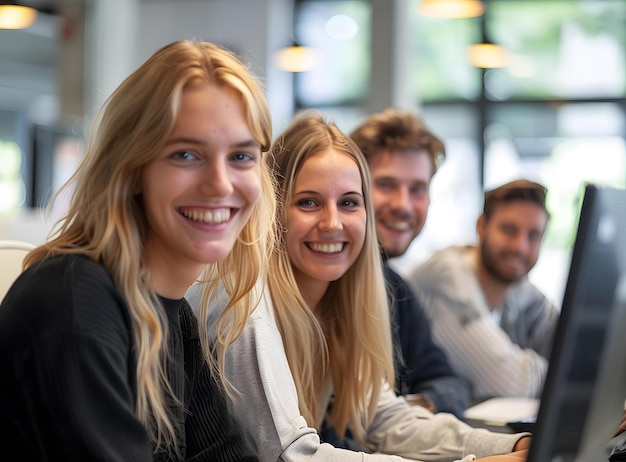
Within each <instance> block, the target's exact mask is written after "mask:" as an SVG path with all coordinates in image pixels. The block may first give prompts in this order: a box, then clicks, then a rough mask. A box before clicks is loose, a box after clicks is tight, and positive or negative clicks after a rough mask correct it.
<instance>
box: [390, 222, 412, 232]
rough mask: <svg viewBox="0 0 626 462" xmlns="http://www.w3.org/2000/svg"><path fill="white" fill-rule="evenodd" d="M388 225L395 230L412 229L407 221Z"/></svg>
mask: <svg viewBox="0 0 626 462" xmlns="http://www.w3.org/2000/svg"><path fill="white" fill-rule="evenodd" d="M387 226H388V227H389V228H391V229H393V230H395V231H407V230H408V229H410V226H409V224H408V223H407V222H406V221H402V222H399V223H387Z"/></svg>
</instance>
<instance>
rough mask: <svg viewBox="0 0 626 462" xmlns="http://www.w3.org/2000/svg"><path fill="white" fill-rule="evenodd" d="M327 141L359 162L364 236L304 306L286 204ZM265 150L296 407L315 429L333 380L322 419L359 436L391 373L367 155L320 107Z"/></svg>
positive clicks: (274, 290) (274, 284)
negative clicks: (336, 275) (337, 274)
mask: <svg viewBox="0 0 626 462" xmlns="http://www.w3.org/2000/svg"><path fill="white" fill-rule="evenodd" d="M328 148H333V149H336V150H338V151H340V152H343V153H346V154H347V155H349V156H350V157H351V158H352V159H354V161H355V163H356V165H357V166H358V169H359V173H360V175H361V181H362V184H363V196H364V198H365V208H366V212H367V222H366V232H365V242H364V244H363V248H362V250H361V252H360V254H359V256H358V258H357V260H356V261H355V263H354V264H353V265H352V267H351V268H350V269H349V270H348V271H347V272H346V273H345V274H344V275H343V276H342V277H341V278H340V279H338V280H336V281H333V282H331V284H330V286H329V288H328V290H327V292H326V294H325V295H324V296H323V298H322V300H321V301H320V303H319V305H318V306H317V307H309V306H308V305H307V304H306V302H305V301H304V298H303V297H302V295H301V293H300V291H299V289H298V286H297V284H296V281H295V277H294V274H293V269H292V266H291V263H290V261H289V256H288V255H287V251H286V245H285V241H284V237H283V235H284V231H285V227H286V226H287V223H286V208H287V207H288V204H291V202H292V200H293V199H292V194H293V189H294V185H295V182H296V178H297V176H298V173H299V172H300V170H301V168H302V165H303V164H304V162H305V161H306V160H307V159H308V158H309V157H310V156H312V155H313V154H315V153H318V152H320V151H324V150H326V149H328ZM271 153H272V155H271V156H270V157H268V160H269V161H270V162H271V167H272V170H273V172H274V175H275V177H276V182H277V200H278V203H279V206H278V217H279V222H280V224H279V227H278V228H277V245H278V247H279V249H278V250H276V251H275V252H274V253H273V254H272V256H271V259H272V261H271V262H272V263H271V268H270V271H269V275H268V281H269V282H268V284H269V291H270V294H271V297H272V302H273V304H274V308H275V314H276V319H277V323H278V327H279V330H280V332H281V335H282V339H283V344H284V346H285V352H286V355H287V360H288V362H289V366H290V368H291V373H292V376H293V379H294V382H295V385H296V390H297V392H298V398H299V406H300V412H301V413H302V415H303V416H304V418H305V419H306V420H307V422H308V424H309V425H310V426H312V427H315V428H317V429H318V430H319V427H320V423H321V421H322V419H323V417H324V413H325V411H326V410H325V409H324V410H321V409H319V407H320V402H319V401H320V394H321V391H322V387H323V386H324V385H325V384H326V382H327V381H328V380H329V379H332V382H333V384H334V390H335V398H334V403H333V407H332V411H331V413H330V415H329V416H328V422H329V423H330V424H331V425H333V426H335V427H336V429H337V432H338V433H339V434H340V435H344V434H345V431H346V429H347V428H349V429H350V430H351V431H352V432H353V434H354V436H355V437H356V438H357V439H359V440H360V441H361V442H363V443H365V432H366V428H367V426H368V425H369V424H370V422H371V420H372V418H373V416H374V413H375V409H376V405H377V403H378V398H379V395H380V392H381V389H382V387H383V386H384V383H385V382H387V383H389V384H390V385H391V386H392V387H393V383H394V382H393V381H394V373H393V362H392V354H391V352H392V347H391V334H390V331H391V329H390V322H389V310H388V307H387V298H386V292H385V283H384V277H383V272H382V263H381V254H380V250H379V246H378V242H377V237H376V228H375V224H374V211H373V207H372V201H371V198H370V174H369V169H368V166H367V162H366V160H365V158H364V157H363V154H362V153H361V151H360V150H359V149H358V147H357V146H356V144H354V142H353V141H352V140H351V139H350V138H348V137H347V136H346V135H345V134H343V133H342V132H341V131H340V130H339V129H338V128H337V127H336V125H335V124H334V123H332V122H327V121H325V119H324V117H323V116H322V114H320V113H318V112H315V111H306V112H303V113H301V114H299V115H298V116H296V117H295V118H294V120H293V121H292V123H291V124H290V125H289V127H287V129H286V130H285V131H284V132H283V133H282V134H281V135H280V136H279V137H278V138H277V140H276V141H275V143H274V145H273V147H272V151H271Z"/></svg>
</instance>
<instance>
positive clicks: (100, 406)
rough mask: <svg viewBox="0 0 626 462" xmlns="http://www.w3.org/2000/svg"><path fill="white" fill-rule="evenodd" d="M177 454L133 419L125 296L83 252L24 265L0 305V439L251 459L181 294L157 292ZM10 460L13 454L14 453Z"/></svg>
mask: <svg viewBox="0 0 626 462" xmlns="http://www.w3.org/2000/svg"><path fill="white" fill-rule="evenodd" d="M161 302H162V303H163V305H164V308H165V311H166V313H167V317H168V320H169V341H168V345H169V350H170V360H169V362H168V365H167V368H166V370H167V374H168V378H169V380H170V383H171V386H172V388H173V391H174V393H175V395H176V397H177V400H178V402H177V403H176V402H170V403H169V406H170V410H171V413H172V418H173V421H174V423H175V425H176V430H177V431H176V434H177V438H178V444H179V454H178V455H171V454H167V453H165V452H164V451H159V452H157V453H156V454H155V453H153V447H152V446H151V443H150V438H149V434H148V431H147V430H146V428H145V427H144V426H143V425H142V424H141V422H140V421H139V420H138V419H137V416H136V414H135V405H136V399H137V377H136V356H135V354H136V352H135V344H134V338H133V332H132V328H131V322H130V315H129V311H128V308H127V306H126V303H125V301H124V300H123V298H122V297H121V295H120V293H119V292H118V290H117V289H116V287H115V286H114V284H113V282H112V281H111V279H110V277H109V275H108V274H107V273H106V271H105V270H104V268H103V267H102V266H101V265H99V264H97V263H94V262H92V261H90V260H89V259H87V258H86V257H84V256H79V255H64V256H58V257H54V258H50V259H47V260H46V261H44V262H41V263H39V264H38V265H35V266H34V267H32V268H30V269H29V270H27V271H26V272H25V273H24V274H22V276H20V278H18V280H17V281H16V283H15V284H14V285H13V287H12V288H11V290H10V291H9V293H8V294H7V295H6V297H5V299H4V300H3V301H2V305H0V370H2V371H4V373H3V374H2V375H1V376H0V446H1V447H2V448H3V452H5V453H6V451H9V453H13V454H15V455H17V457H18V459H19V460H22V461H23V460H41V461H47V460H55V461H56V460H66V461H67V460H89V461H100V460H102V461H118V460H119V461H148V460H193V461H255V460H257V458H256V457H255V456H253V455H251V452H250V450H249V449H248V448H247V446H245V444H244V443H243V441H242V439H241V436H240V433H239V431H238V428H237V426H236V424H235V423H234V422H233V420H232V419H231V418H230V415H229V414H228V411H227V407H226V402H225V399H224V396H223V395H222V394H221V392H220V390H219V388H218V386H217V384H216V382H215V380H214V379H213V377H212V376H211V374H210V371H209V369H208V366H207V364H206V362H205V361H204V359H203V357H202V351H201V348H200V342H199V339H198V328H197V322H196V319H195V317H194V315H193V313H192V311H191V309H190V308H189V305H188V304H187V302H186V301H185V300H184V299H181V300H167V299H162V300H161ZM16 460H17V459H16Z"/></svg>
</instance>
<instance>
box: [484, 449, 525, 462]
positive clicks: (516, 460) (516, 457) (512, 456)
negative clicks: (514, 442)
mask: <svg viewBox="0 0 626 462" xmlns="http://www.w3.org/2000/svg"><path fill="white" fill-rule="evenodd" d="M527 457H528V450H527V449H524V450H523V451H515V452H511V453H509V454H503V455H501V456H489V457H482V458H480V459H476V462H525V461H526V458H527Z"/></svg>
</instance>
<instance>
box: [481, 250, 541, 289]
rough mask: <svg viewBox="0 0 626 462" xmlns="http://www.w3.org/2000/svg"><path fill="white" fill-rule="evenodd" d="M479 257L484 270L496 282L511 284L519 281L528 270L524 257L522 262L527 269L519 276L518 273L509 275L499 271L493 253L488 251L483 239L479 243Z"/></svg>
mask: <svg viewBox="0 0 626 462" xmlns="http://www.w3.org/2000/svg"><path fill="white" fill-rule="evenodd" d="M480 259H481V262H482V264H483V267H484V268H485V271H487V273H488V274H489V276H491V277H492V278H494V279H495V280H497V281H498V282H502V283H504V284H512V283H514V282H516V281H519V280H520V279H521V278H522V277H524V276H526V275H527V274H528V271H530V268H529V265H528V260H526V259H525V260H524V262H525V264H526V268H527V269H526V271H525V272H524V274H521V275H519V276H518V275H515V276H509V275H507V274H505V273H503V272H502V271H500V268H499V267H498V264H497V258H496V257H495V256H494V253H493V252H491V251H490V249H489V246H488V245H487V242H486V240H484V241H483V242H482V243H481V245H480Z"/></svg>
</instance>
